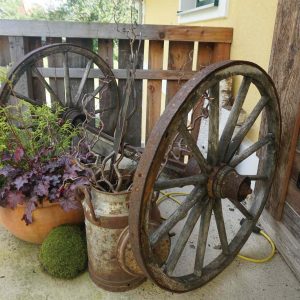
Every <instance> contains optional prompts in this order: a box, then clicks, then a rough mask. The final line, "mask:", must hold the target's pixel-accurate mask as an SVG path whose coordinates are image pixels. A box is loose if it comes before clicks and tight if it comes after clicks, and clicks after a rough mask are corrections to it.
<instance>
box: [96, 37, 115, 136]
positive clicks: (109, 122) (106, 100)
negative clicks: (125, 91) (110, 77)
mask: <svg viewBox="0 0 300 300" xmlns="http://www.w3.org/2000/svg"><path fill="white" fill-rule="evenodd" d="M113 51H114V42H113V40H107V39H99V40H98V54H99V55H100V57H101V58H102V59H103V60H104V61H105V62H106V63H107V64H108V66H109V67H110V68H113V62H114V57H113V55H114V52H113ZM99 84H101V82H100V83H99ZM95 88H97V86H96V87H95ZM111 97H112V95H111V92H110V90H109V88H108V89H107V90H105V91H104V92H102V93H101V99H100V106H101V109H103V110H104V113H102V115H101V116H100V118H101V121H102V122H103V125H104V129H103V131H104V132H105V133H107V134H109V135H110V136H113V135H114V130H115V128H114V126H115V120H113V118H112V111H111V109H110V107H111V106H112V104H111V101H110V99H111ZM106 109H108V110H106ZM114 115H116V114H114Z"/></svg>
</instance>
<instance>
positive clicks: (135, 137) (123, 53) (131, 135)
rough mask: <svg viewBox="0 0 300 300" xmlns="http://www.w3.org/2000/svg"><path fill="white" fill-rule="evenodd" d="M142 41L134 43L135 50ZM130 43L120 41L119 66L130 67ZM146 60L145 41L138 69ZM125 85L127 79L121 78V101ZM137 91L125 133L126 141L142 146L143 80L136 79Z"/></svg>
mask: <svg viewBox="0 0 300 300" xmlns="http://www.w3.org/2000/svg"><path fill="white" fill-rule="evenodd" d="M139 42H140V41H135V42H134V45H133V51H134V52H136V51H137V49H138V45H139ZM130 52H131V51H130V44H129V41H128V40H120V41H119V67H120V68H123V69H126V68H130V65H129V59H130ZM143 60H144V42H143V41H142V42H141V45H140V49H139V52H138V63H137V66H136V69H142V68H143ZM125 85H126V80H119V91H120V95H121V97H120V98H121V103H122V101H124V99H125V93H126V91H125ZM134 88H135V92H133V93H132V95H131V100H130V104H129V113H130V112H131V111H132V110H133V109H134V106H135V112H134V114H133V115H132V117H131V118H130V120H129V122H128V125H127V133H126V135H125V141H126V142H127V143H129V144H131V145H133V146H137V147H139V146H141V127H142V88H143V81H142V80H135V83H134Z"/></svg>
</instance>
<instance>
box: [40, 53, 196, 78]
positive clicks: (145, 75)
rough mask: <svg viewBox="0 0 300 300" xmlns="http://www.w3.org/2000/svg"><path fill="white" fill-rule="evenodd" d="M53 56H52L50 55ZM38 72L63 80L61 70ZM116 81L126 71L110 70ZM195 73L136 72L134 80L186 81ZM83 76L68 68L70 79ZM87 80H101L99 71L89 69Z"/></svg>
mask: <svg viewBox="0 0 300 300" xmlns="http://www.w3.org/2000/svg"><path fill="white" fill-rule="evenodd" d="M51 56H53V55H51ZM39 71H40V72H41V73H42V74H43V75H44V76H45V77H55V78H63V77H64V70H63V68H59V67H58V68H53V67H50V68H39ZM112 71H113V73H114V75H115V77H116V78H117V79H126V78H127V70H126V69H113V70H112ZM195 73H196V71H186V72H184V74H183V73H182V71H180V70H142V69H139V70H136V73H135V75H136V76H135V78H136V79H148V80H151V79H153V80H163V79H166V80H176V81H178V78H181V79H182V80H188V79H190V78H191V77H193V76H194V75H195ZM83 74H84V68H70V76H71V77H72V78H79V79H80V78H82V76H83ZM88 78H103V74H102V72H101V71H100V70H99V69H91V71H90V73H89V76H88Z"/></svg>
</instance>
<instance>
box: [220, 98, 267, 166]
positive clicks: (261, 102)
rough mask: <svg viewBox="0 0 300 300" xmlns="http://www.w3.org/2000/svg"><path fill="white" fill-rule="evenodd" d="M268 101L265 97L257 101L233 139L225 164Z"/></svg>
mask: <svg viewBox="0 0 300 300" xmlns="http://www.w3.org/2000/svg"><path fill="white" fill-rule="evenodd" d="M268 101H269V99H268V98H267V97H262V98H261V99H260V100H259V102H258V103H257V104H256V106H255V107H254V109H253V111H252V112H251V113H250V115H249V116H248V118H247V119H246V121H245V123H244V124H243V125H242V126H241V129H240V130H239V132H238V133H237V134H236V135H235V136H234V137H233V139H232V141H231V143H230V144H229V147H228V149H227V153H226V155H225V161H226V162H228V161H229V160H230V159H231V157H232V156H233V154H234V153H235V151H236V150H237V149H238V147H239V146H240V144H241V143H242V141H243V139H244V138H245V136H246V135H247V133H248V132H249V130H250V128H251V127H252V126H253V124H254V122H255V121H256V119H257V117H258V116H259V114H260V113H261V111H262V109H263V108H264V107H265V105H266V104H267V102H268Z"/></svg>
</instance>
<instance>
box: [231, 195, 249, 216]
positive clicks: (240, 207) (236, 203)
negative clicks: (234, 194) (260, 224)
mask: <svg viewBox="0 0 300 300" xmlns="http://www.w3.org/2000/svg"><path fill="white" fill-rule="evenodd" d="M229 200H230V201H231V202H232V203H233V204H234V206H235V207H236V208H237V209H238V210H239V211H240V212H241V213H242V214H243V215H244V216H245V217H246V218H247V219H248V220H252V219H253V216H252V215H251V214H250V212H249V211H248V210H247V209H246V207H245V206H244V205H243V204H242V203H241V202H239V201H237V200H234V199H229Z"/></svg>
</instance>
